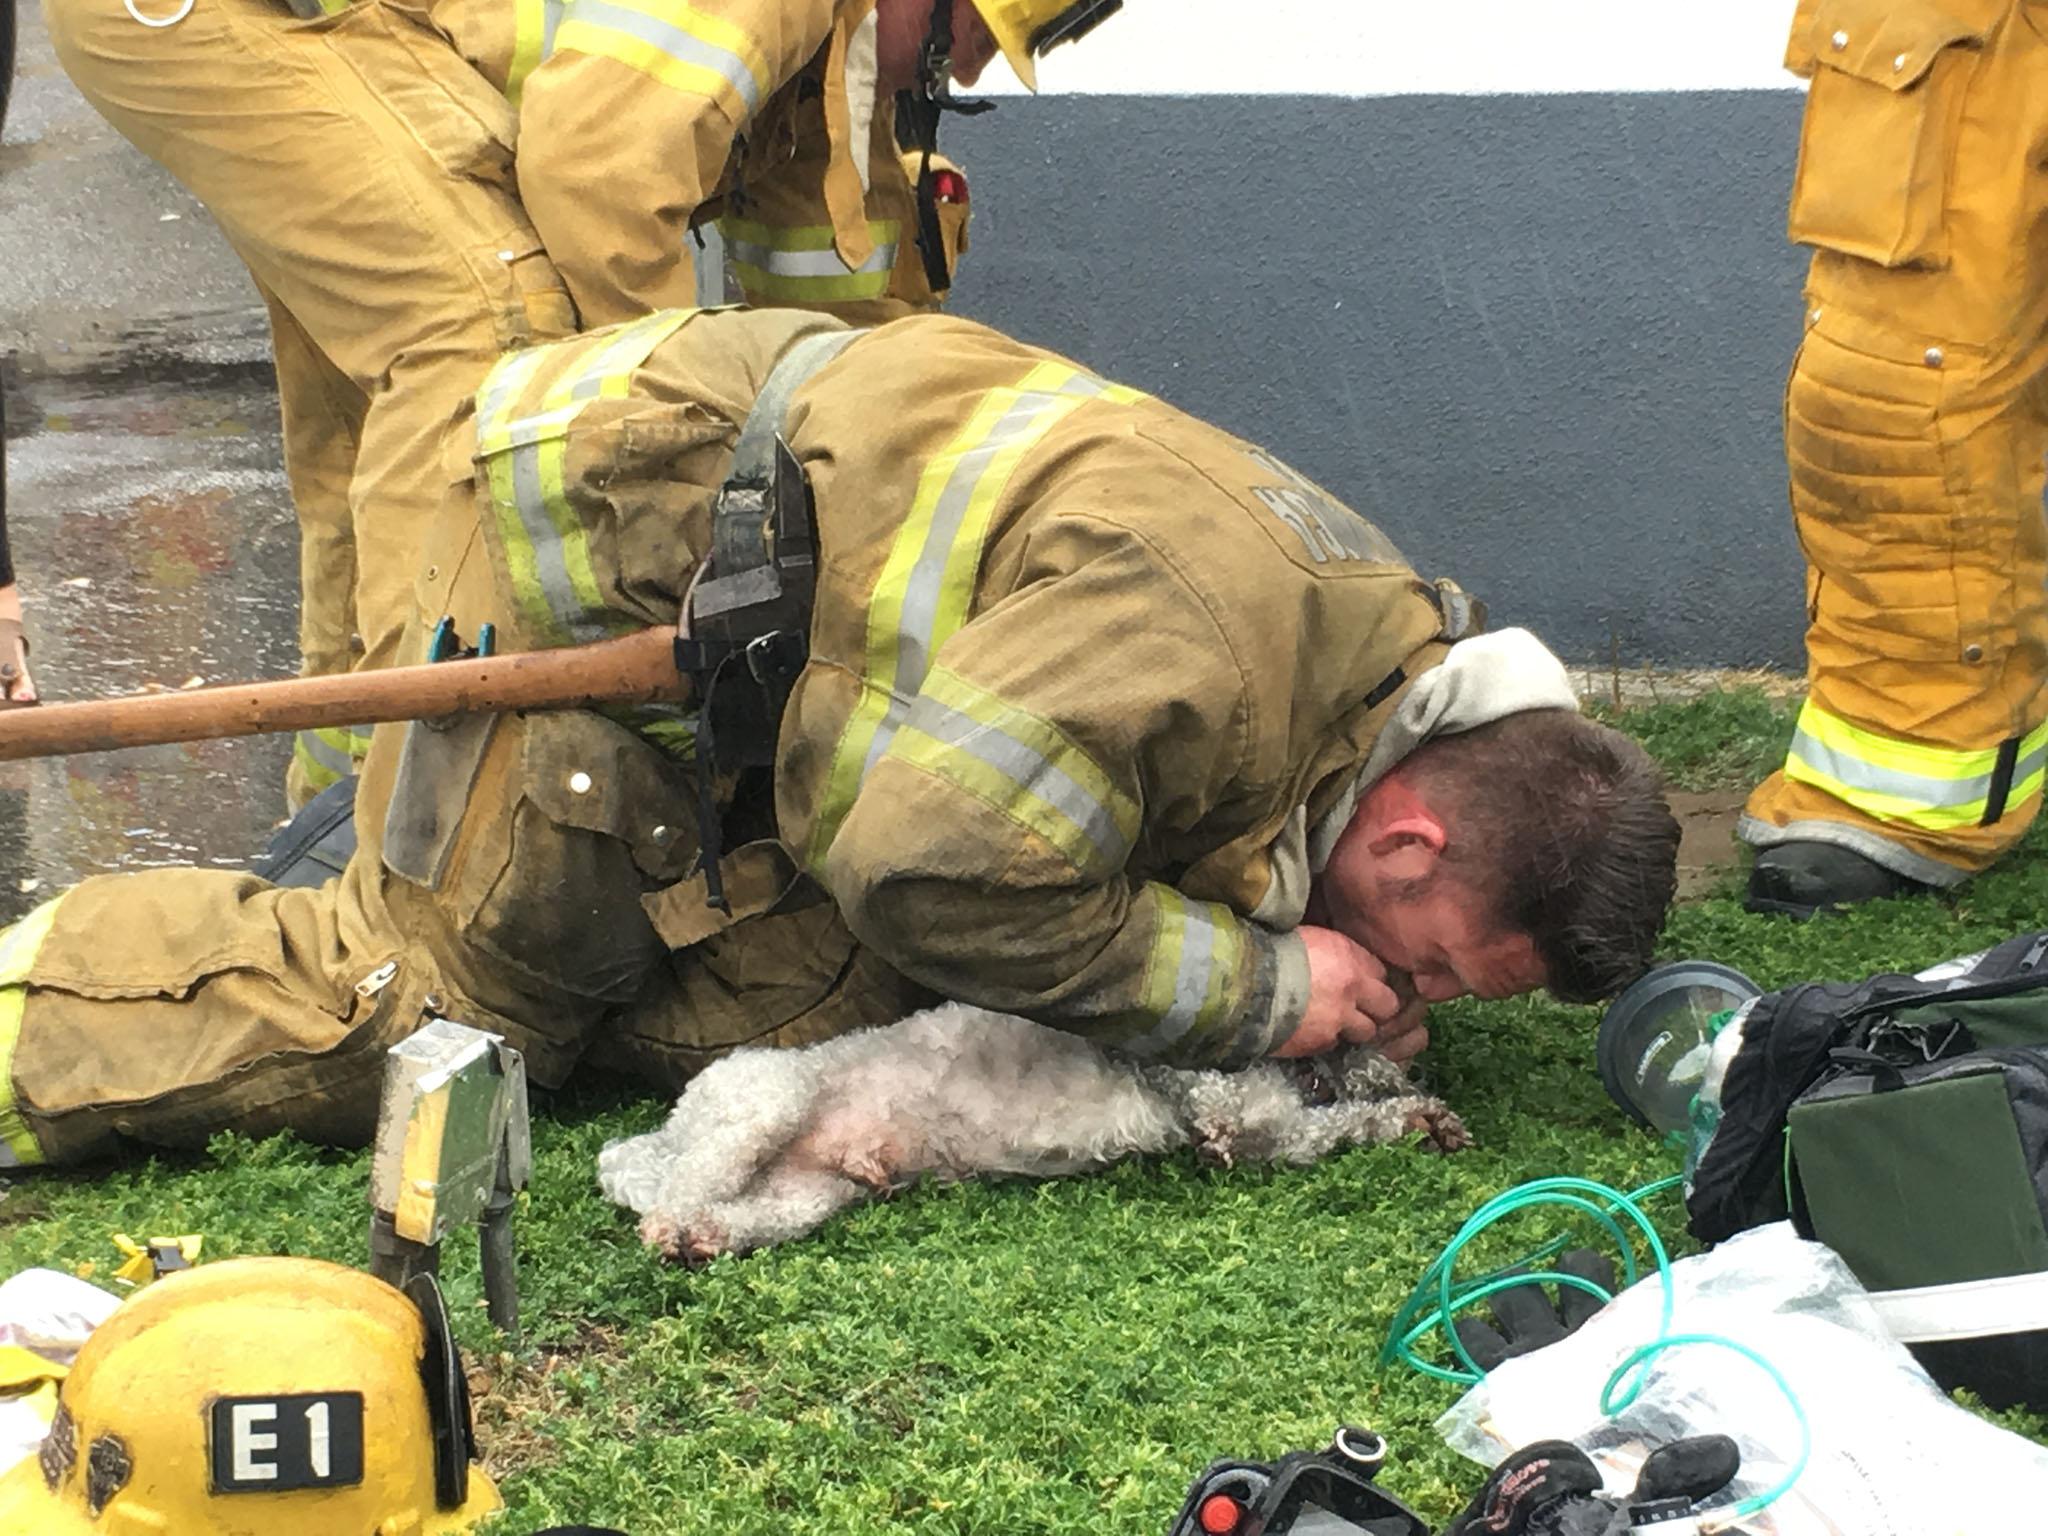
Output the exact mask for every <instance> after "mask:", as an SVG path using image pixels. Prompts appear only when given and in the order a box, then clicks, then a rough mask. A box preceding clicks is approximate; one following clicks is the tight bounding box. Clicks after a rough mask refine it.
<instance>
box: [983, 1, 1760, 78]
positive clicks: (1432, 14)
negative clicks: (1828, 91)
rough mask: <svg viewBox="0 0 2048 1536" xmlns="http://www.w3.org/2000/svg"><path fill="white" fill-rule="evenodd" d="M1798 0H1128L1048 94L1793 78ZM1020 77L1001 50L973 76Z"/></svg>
mask: <svg viewBox="0 0 2048 1536" xmlns="http://www.w3.org/2000/svg"><path fill="white" fill-rule="evenodd" d="M1792 5H1793V0H1433V3H1432V0H1124V8H1123V9H1122V10H1121V11H1119V12H1117V14H1115V15H1114V16H1111V17H1110V18H1109V20H1107V21H1105V22H1104V23H1103V24H1102V25H1101V26H1100V27H1099V28H1098V29H1097V30H1095V31H1094V32H1092V33H1090V34H1089V35H1088V36H1086V37H1084V38H1082V39H1081V40H1080V41H1079V42H1077V43H1068V44H1065V45H1063V46H1061V47H1058V48H1055V49H1054V50H1053V51H1052V52H1051V53H1049V54H1047V55H1046V56H1045V57H1044V58H1043V59H1041V60H1040V61H1039V65H1038V83H1039V87H1040V89H1041V90H1042V91H1044V92H1045V93H1047V94H1074V95H1089V96H1210V95H1217V96H1418V95H1439V94H1443V95H1454V96H1492V95H1516V94H1526V93H1555V92H1563V91H1702V90H1770V89H1785V90H1790V89H1794V88H1797V87H1798V86H1799V85H1800V82H1799V81H1796V80H1794V79H1793V78H1792V77H1791V76H1790V75H1788V74H1786V73H1785V70H1784V62H1783V61H1784V57H1785V36H1786V33H1787V31H1788V30H1789V29H1790V27H1791V23H1792ZM976 90H977V91H984V92H986V93H987V94H990V95H1012V94H1016V93H1018V92H1020V91H1021V90H1022V87H1021V86H1019V85H1018V84H1017V82H1016V78H1015V77H1014V76H1013V75H1011V73H1010V72H1009V70H1008V69H1007V68H1005V67H1004V66H1003V65H1002V63H1001V62H1000V61H998V62H997V63H996V64H995V65H994V66H992V67H991V68H990V69H989V71H988V73H987V75H986V76H985V77H984V78H983V81H982V83H981V84H980V85H979V86H977V87H976Z"/></svg>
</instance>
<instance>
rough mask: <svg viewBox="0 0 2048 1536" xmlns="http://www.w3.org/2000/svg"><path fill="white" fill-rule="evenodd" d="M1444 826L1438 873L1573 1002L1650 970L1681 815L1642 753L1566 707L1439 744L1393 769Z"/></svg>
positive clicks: (1606, 993) (1674, 880)
mask: <svg viewBox="0 0 2048 1536" xmlns="http://www.w3.org/2000/svg"><path fill="white" fill-rule="evenodd" d="M1401 771H1402V774H1403V776H1404V777H1405V778H1407V779H1408V780H1409V781H1410V782H1411V783H1412V784H1414V785H1415V786H1416V788H1417V790H1418V791H1419V792H1420V793H1421V794H1422V795H1423V796H1424V798H1425V799H1426V800H1428V801H1429V802H1430V803H1431V805H1432V807H1433V808H1435V809H1437V810H1438V811H1439V813H1440V814H1443V815H1444V816H1445V818H1446V825H1447V828H1448V830H1449V833H1450V837H1449V841H1448V842H1447V843H1446V844H1445V848H1444V859H1445V863H1446V865H1447V866H1448V869H1447V873H1449V874H1450V875H1451V876H1452V877H1453V878H1455V879H1458V880H1459V881H1460V882H1461V883H1463V884H1465V885H1467V886H1469V887H1470V888H1471V889H1472V890H1473V891H1474V892H1475V893H1478V894H1480V895H1481V896H1482V897H1483V898H1484V899H1487V900H1489V901H1491V902H1492V904H1493V919H1494V923H1495V926H1496V928H1497V929H1500V930H1505V931H1509V932H1517V933H1525V934H1527V935H1528V936H1529V937H1530V939H1531V940H1533V941H1534V943H1535V945H1536V949H1537V953H1538V954H1540V955H1541V956H1542V958H1543V964H1544V969H1545V978H1546V985H1547V986H1548V987H1549V990H1550V991H1551V993H1552V994H1553V995H1554V996H1556V997H1558V998H1560V999H1562V1000H1563V1001H1565V1002H1570V1003H1591V1002H1598V1001H1600V1000H1601V999H1603V998H1608V997H1612V996H1613V995H1614V994H1615V993H1616V992H1619V991H1620V990H1621V989H1622V988H1623V987H1625V986H1627V985H1628V984H1629V983H1630V982H1631V981H1633V980H1635V979H1636V977H1638V976H1640V975H1641V974H1642V973H1643V972H1644V971H1645V970H1647V969H1648V968H1649V966H1650V963H1651V961H1652V959H1653V957H1654V955H1655V951H1656V943H1657V935H1658V934H1659V932H1661V931H1662V929H1663V926H1664V918H1665V915H1666V914H1667V913H1668V912H1669V910H1670V907H1671V900H1672V897H1673V895H1674V894H1675V892H1676V890H1677V887H1678V830H1679V829H1678V819H1677V817H1675V816H1673V815H1672V813H1671V806H1670V802H1669V801H1668V800H1667V799H1666V796H1665V786H1664V777H1663V774H1662V773H1661V772H1660V771H1659V770H1658V767H1657V765H1656V763H1655V762H1654V761H1652V760H1651V758H1650V755H1649V754H1648V753H1647V752H1645V751H1644V750H1643V749H1642V748H1641V747H1640V746H1638V745H1637V744H1636V743H1635V742H1633V741H1631V740H1630V739H1629V738H1628V737H1626V736H1624V735H1622V734H1621V732H1619V731H1617V730H1614V729H1612V728H1610V727H1608V726H1604V725H1601V724H1599V723H1598V722H1597V721H1593V720H1589V719H1587V718H1586V717H1585V716H1584V715H1581V714H1577V713H1575V712H1573V711H1571V710H1566V709H1535V710H1527V711H1524V712H1523V713H1521V714H1515V715H1508V716H1506V717H1505V718H1503V719H1500V720H1496V721H1494V722H1492V723H1491V724H1489V725H1483V726H1480V727H1478V728H1477V729H1476V730H1471V731H1463V732H1460V733H1458V734H1457V735H1454V736H1445V737H1440V738H1438V739H1437V740H1435V741H1431V742H1428V743H1426V744H1425V745H1423V746H1422V747H1420V748H1418V749H1417V750H1416V751H1415V752H1414V753H1413V754H1411V755H1410V756H1409V758H1408V759H1407V760H1406V761H1405V762H1404V763H1402V765H1401Z"/></svg>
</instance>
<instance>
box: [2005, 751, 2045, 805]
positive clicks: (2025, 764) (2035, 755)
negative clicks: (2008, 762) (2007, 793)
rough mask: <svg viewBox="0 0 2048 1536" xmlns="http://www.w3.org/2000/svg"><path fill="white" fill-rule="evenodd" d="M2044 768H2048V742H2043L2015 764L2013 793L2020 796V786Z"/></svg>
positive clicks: (2016, 796)
mask: <svg viewBox="0 0 2048 1536" xmlns="http://www.w3.org/2000/svg"><path fill="white" fill-rule="evenodd" d="M2043 769H2048V742H2044V743H2042V744H2041V745H2040V746H2038V747H2036V748H2035V749H2034V750H2033V751H2031V752H2029V753H2028V754H2027V755H2026V756H2025V757H2023V758H2021V759H2020V760H2019V761H2018V762H2017V763H2016V764H2014V765H2013V770H2012V794H2013V798H2014V799H2015V800H2017V799H2019V798H2020V786H2021V785H2022V784H2024V783H2026V782H2027V780H2029V779H2031V778H2032V777H2033V776H2034V775H2035V774H2037V773H2040V772H2041V771H2042V770H2043Z"/></svg>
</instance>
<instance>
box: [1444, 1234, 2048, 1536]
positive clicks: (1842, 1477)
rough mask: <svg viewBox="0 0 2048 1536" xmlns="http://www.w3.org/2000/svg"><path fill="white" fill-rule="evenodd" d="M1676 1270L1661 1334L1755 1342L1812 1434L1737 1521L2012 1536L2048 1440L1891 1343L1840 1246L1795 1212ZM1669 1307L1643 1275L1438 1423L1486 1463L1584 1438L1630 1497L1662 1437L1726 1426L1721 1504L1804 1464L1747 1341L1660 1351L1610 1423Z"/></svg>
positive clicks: (1501, 1371)
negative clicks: (1730, 1476) (1948, 1388)
mask: <svg viewBox="0 0 2048 1536" xmlns="http://www.w3.org/2000/svg"><path fill="white" fill-rule="evenodd" d="M1671 1278H1672V1283H1673V1288H1674V1293H1675V1297H1676V1303H1675V1306H1674V1309H1673V1312H1672V1317H1671V1323H1670V1326H1669V1328H1668V1329H1667V1330H1666V1331H1667V1332H1668V1333H1671V1334H1702V1333H1703V1334H1719V1335H1722V1336H1724V1337H1726V1338H1729V1339H1732V1340H1735V1341H1736V1342H1738V1343H1740V1344H1743V1345H1746V1346H1748V1347H1749V1348H1750V1349H1753V1350H1755V1351H1756V1352H1757V1353H1758V1354H1759V1355H1761V1356H1762V1357H1763V1358H1764V1359H1766V1360H1768V1361H1769V1362H1770V1363H1771V1364H1772V1365H1773V1366H1775V1367H1776V1368H1777V1370H1778V1371H1779V1372H1780V1373H1781V1374H1782V1375H1783V1376H1784V1377H1785V1380H1786V1382H1787V1384H1788V1385H1789V1386H1790V1387H1791V1389H1792V1391H1793V1393H1794V1394H1795V1395H1796V1396H1797V1398H1798V1400H1799V1408H1800V1410H1801V1411H1803V1413H1804V1414H1805V1417H1806V1420H1807V1423H1808V1425H1809V1426H1810V1429H1811V1433H1812V1453H1811V1456H1810V1459H1809V1460H1808V1463H1807V1466H1806V1468H1805V1470H1804V1471H1803V1472H1802V1473H1801V1474H1800V1475H1799V1478H1798V1480H1797V1481H1796V1482H1795V1483H1794V1484H1793V1486H1792V1488H1791V1489H1790V1491H1788V1492H1787V1493H1786V1494H1785V1495H1784V1496H1783V1497H1782V1498H1780V1499H1778V1500H1776V1501H1775V1502H1774V1503H1772V1504H1770V1505H1769V1506H1767V1507H1766V1508H1765V1509H1763V1510H1761V1511H1759V1512H1758V1513H1757V1514H1755V1515H1752V1516H1750V1517H1748V1518H1747V1519H1746V1520H1744V1521H1743V1522H1742V1523H1741V1524H1740V1525H1737V1526H1734V1527H1732V1528H1733V1529H1738V1530H1743V1531H1752V1532H1759V1533H1771V1536H1926V1533H1928V1532H1941V1533H1943V1536H1977V1533H1982V1536H2007V1533H2009V1532H2011V1531H2012V1530H2014V1529H2015V1528H2016V1527H2015V1526H2014V1524H2013V1520H2014V1518H2015V1505H2014V1496H2015V1495H2016V1494H2019V1493H2020V1492H2021V1491H2022V1490H2026V1489H2033V1490H2037V1491H2038V1490H2042V1489H2048V1449H2043V1448H2042V1447H2040V1446H2037V1445H2034V1444H2032V1443H2030V1442H2028V1441H2026V1440H2024V1439H2022V1438H2020V1437H2019V1436H2018V1435H2015V1434H2012V1433H2011V1432H2009V1431H2007V1430H2003V1429H2000V1428H1998V1427H1997V1426H1996V1425H1994V1424H1990V1423H1987V1422H1986V1421H1985V1420H1983V1419H1980V1418H1978V1417H1977V1416H1976V1415H1975V1414H1972V1413H1970V1412H1968V1411H1967V1410H1965V1409H1963V1408H1959V1407H1957V1406H1956V1405H1955V1404H1954V1403H1953V1402H1951V1401H1950V1400H1949V1399H1948V1398H1947V1397H1946V1396H1945V1395H1943V1393H1942V1392H1941V1390H1940V1389H1939V1388H1937V1387H1936V1386H1935V1385H1934V1383H1933V1382H1932V1381H1931V1380H1930V1379H1929V1378H1928V1376H1927V1373H1926V1372H1925V1371H1923V1370H1921V1369H1920V1367H1919V1365H1918V1364H1917V1363H1916V1362H1915V1361H1914V1359H1913V1357H1912V1356H1911V1355H1910V1354H1908V1353H1907V1352H1906V1350H1905V1348H1904V1347H1903V1346H1902V1345H1900V1344H1898V1343H1896V1342H1894V1341H1893V1340H1892V1339H1891V1338H1890V1337H1889V1336H1887V1335H1886V1333H1885V1332H1884V1328H1883V1326H1882V1325H1881V1324H1880V1323H1879V1322H1878V1319H1877V1314H1876V1312H1875V1311H1874V1310H1873V1308H1872V1307H1871V1305H1870V1301H1869V1298H1868V1297H1867V1296H1866V1295H1865V1293H1864V1291H1863V1288H1862V1287H1861V1286H1860V1285H1858V1284H1857V1282H1856V1279H1855V1277H1854V1276H1853V1275H1851V1274H1850V1273H1849V1270H1848V1268H1847V1266H1846V1265H1844V1264H1843V1263H1842V1261H1841V1260H1840V1259H1839V1258H1837V1257H1836V1256H1835V1254H1834V1252H1833V1250H1831V1249H1829V1248H1827V1247H1824V1246H1823V1245H1822V1244H1819V1243H1811V1242H1805V1241H1803V1240H1801V1239H1800V1238H1799V1236H1798V1235H1797V1234H1796V1233H1794V1231H1793V1230H1792V1227H1791V1224H1790V1223H1789V1222H1779V1223H1776V1224H1775V1225H1772V1226H1767V1227H1759V1228H1756V1229H1754V1230H1752V1231H1749V1232H1745V1233H1743V1234H1741V1235H1740V1236H1739V1237H1735V1238H1732V1239H1730V1240H1729V1241H1728V1242H1725V1243H1723V1244H1721V1245H1720V1246H1719V1247H1718V1248H1716V1249H1714V1250H1713V1251H1712V1252H1711V1253H1706V1254H1702V1255H1700V1256H1698V1257H1696V1258H1689V1259H1681V1260H1679V1261H1678V1263H1676V1264H1674V1265H1673V1266H1672V1269H1671ZM1662 1303H1663V1293H1662V1288H1661V1285H1660V1283H1659V1281H1658V1279H1657V1277H1656V1276H1655V1275H1650V1276H1647V1277H1645V1278H1644V1279H1643V1280H1641V1281H1639V1282H1638V1283H1637V1284H1635V1285H1633V1286H1631V1287H1630V1288H1629V1289H1628V1290H1627V1291H1625V1292H1623V1293H1622V1294H1621V1295H1620V1296H1617V1297H1616V1298H1615V1299H1614V1301H1613V1302H1611V1303H1610V1304H1609V1305H1608V1306H1606V1307H1604V1308H1602V1309H1601V1311H1600V1312H1599V1313H1598V1314H1596V1315H1595V1316H1594V1317H1593V1318H1592V1319H1591V1320H1590V1321H1588V1322H1587V1323H1586V1324H1585V1326H1584V1327H1582V1328H1580V1329H1579V1330H1578V1331H1577V1332H1576V1333H1574V1334H1572V1335H1570V1336H1569V1337H1568V1338H1566V1339H1564V1340H1562V1341H1561V1342H1559V1343H1556V1344H1551V1345H1548V1346H1547V1347H1545V1348H1543V1349H1539V1350H1537V1351H1535V1352H1534V1353H1532V1354H1528V1355H1523V1356H1520V1357H1518V1358H1516V1359H1512V1360H1509V1361H1507V1362H1506V1363H1504V1364H1503V1365H1501V1366H1500V1367H1498V1368H1497V1369H1496V1370H1494V1371H1493V1372H1492V1373H1491V1374H1490V1375H1488V1376H1487V1378H1486V1379H1485V1380H1484V1381H1482V1382H1481V1383H1480V1384H1479V1385H1478V1386H1476V1387H1474V1388H1472V1390H1471V1391H1469V1392H1467V1393H1466V1394H1465V1396H1464V1397H1463V1398H1461V1399H1460V1400H1459V1401H1458V1403H1457V1404H1456V1405H1455V1406H1453V1407H1452V1408H1451V1410H1450V1411H1449V1412H1448V1413H1446V1414H1445V1415H1444V1416H1443V1417H1442V1418H1440V1419H1439V1420H1438V1421H1437V1430H1438V1432H1439V1433H1441V1434H1442V1435H1443V1437H1444V1439H1445V1440H1447V1441H1448V1442H1449V1443H1450V1445H1451V1446H1452V1448H1453V1449H1455V1450H1457V1451H1459V1452H1460V1453H1461V1454H1463V1455H1466V1456H1470V1457H1471V1458H1472V1459H1473V1460H1475V1461H1478V1462H1481V1463H1483V1464H1484V1465H1486V1466H1488V1467H1491V1466H1493V1465H1494V1464H1495V1463H1496V1462H1498V1461H1499V1460H1500V1459H1501V1458H1502V1457H1503V1456H1505V1455H1507V1453H1508V1452H1510V1451H1512V1450H1514V1449H1516V1448H1517V1447H1520V1446H1523V1445H1527V1444H1528V1443H1530V1442H1531V1441H1535V1440H1545V1439H1563V1440H1570V1441H1573V1442H1575V1443H1576V1444H1578V1445H1579V1446H1580V1447H1582V1448H1583V1449H1584V1450H1585V1451H1586V1452H1587V1454H1588V1455H1590V1456H1591V1457H1592V1458H1593V1460H1594V1461H1595V1462H1597V1463H1598V1464H1599V1465H1600V1467H1601V1469H1602V1472H1603V1473H1604V1475H1605V1476H1606V1479H1607V1486H1608V1488H1609V1489H1610V1490H1613V1491H1617V1492H1625V1491H1626V1490H1627V1489H1628V1488H1630V1487H1632V1486H1633V1485H1634V1481H1635V1475H1636V1470H1637V1468H1638V1467H1639V1466H1640V1465H1641V1463H1642V1459H1643V1457H1644V1456H1645V1455H1647V1454H1648V1453H1649V1452H1650V1451H1651V1450H1653V1449H1655V1448H1656V1447H1657V1446H1659V1445H1663V1444H1665V1443H1667V1442H1669V1441H1671V1440H1676V1439H1679V1438H1681V1437H1683V1436H1685V1435H1699V1434H1724V1435H1730V1436H1733V1437H1734V1439H1735V1441H1736V1442H1737V1444H1739V1445H1740V1446H1741V1447H1742V1474H1741V1476H1740V1478H1739V1479H1738V1480H1737V1481H1736V1483H1735V1484H1733V1485H1732V1486H1731V1488H1730V1490H1729V1491H1728V1493H1727V1494H1726V1495H1724V1496H1723V1499H1722V1502H1725V1503H1728V1504H1732V1503H1734V1502H1735V1501H1737V1500H1738V1499H1742V1498H1747V1497H1751V1496H1754V1495H1757V1494H1760V1493H1764V1492H1767V1491H1768V1490H1769V1489H1771V1488H1772V1487H1773V1486H1775V1485H1776V1484H1777V1483H1779V1482H1780V1481H1781V1480H1782V1479H1783V1478H1784V1477H1785V1476H1786V1475H1787V1474H1788V1473H1789V1472H1791V1470H1792V1468H1793V1465H1794V1464H1795V1462H1796V1461H1797V1458H1798V1451H1799V1446H1800V1442H1801V1435H1800V1429H1799V1420H1798V1416H1797V1415H1796V1414H1795V1413H1794V1411H1793V1409H1792V1406H1791V1404H1789V1403H1788V1402H1787V1401H1786V1399H1785V1395H1784V1393H1783V1392H1781V1391H1780V1390H1779V1388H1778V1386H1777V1385H1776V1383H1774V1382H1773V1381H1772V1380H1771V1378H1770V1376H1769V1375H1768V1374H1767V1373H1766V1372H1765V1371H1764V1370H1763V1369H1762V1368H1761V1367H1759V1366H1758V1365H1757V1364H1756V1363H1755V1362H1754V1361H1751V1360H1748V1359H1745V1358H1744V1357H1743V1356H1742V1355H1740V1354H1738V1353H1737V1352H1735V1351H1734V1350H1731V1349H1727V1348H1724V1347H1720V1346H1716V1345H1707V1344H1687V1345H1678V1346H1675V1347H1673V1348H1671V1349H1667V1350H1664V1351H1662V1352H1661V1353H1659V1354H1657V1355H1655V1356H1654V1357H1652V1358H1651V1360H1650V1361H1649V1364H1648V1368H1647V1372H1648V1373H1647V1378H1646V1381H1645V1384H1644V1386H1643V1390H1642V1392H1641V1393H1640V1394H1639V1395H1638V1396H1637V1397H1636V1399H1635V1401H1634V1402H1633V1403H1631V1404H1629V1405H1628V1406H1627V1407H1625V1408H1623V1409H1622V1410H1621V1411H1620V1412H1619V1413H1618V1414H1617V1415H1616V1416H1615V1417H1614V1418H1612V1419H1608V1418H1605V1417H1603V1415H1602V1414H1601V1412H1600V1393H1601V1389H1602V1387H1603V1386H1604V1385H1605V1384H1606V1382H1607V1379H1608V1377H1609V1375H1610V1374H1611V1373H1612V1372H1613V1370H1614V1369H1615V1367H1616V1366H1618V1365H1619V1364H1620V1363H1621V1362H1622V1361H1623V1360H1624V1359H1625V1358H1626V1357H1627V1356H1628V1355H1629V1353H1630V1352H1631V1351H1632V1350H1634V1349H1636V1348H1637V1347H1638V1346H1640V1345H1643V1344H1646V1343H1648V1342H1649V1341H1650V1340H1652V1339H1654V1338H1656V1337H1657V1336H1658V1323H1659V1313H1660V1309H1661V1307H1662ZM1965 1469H1967V1470H1966V1471H1965ZM2022 1507H2024V1506H2022Z"/></svg>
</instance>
